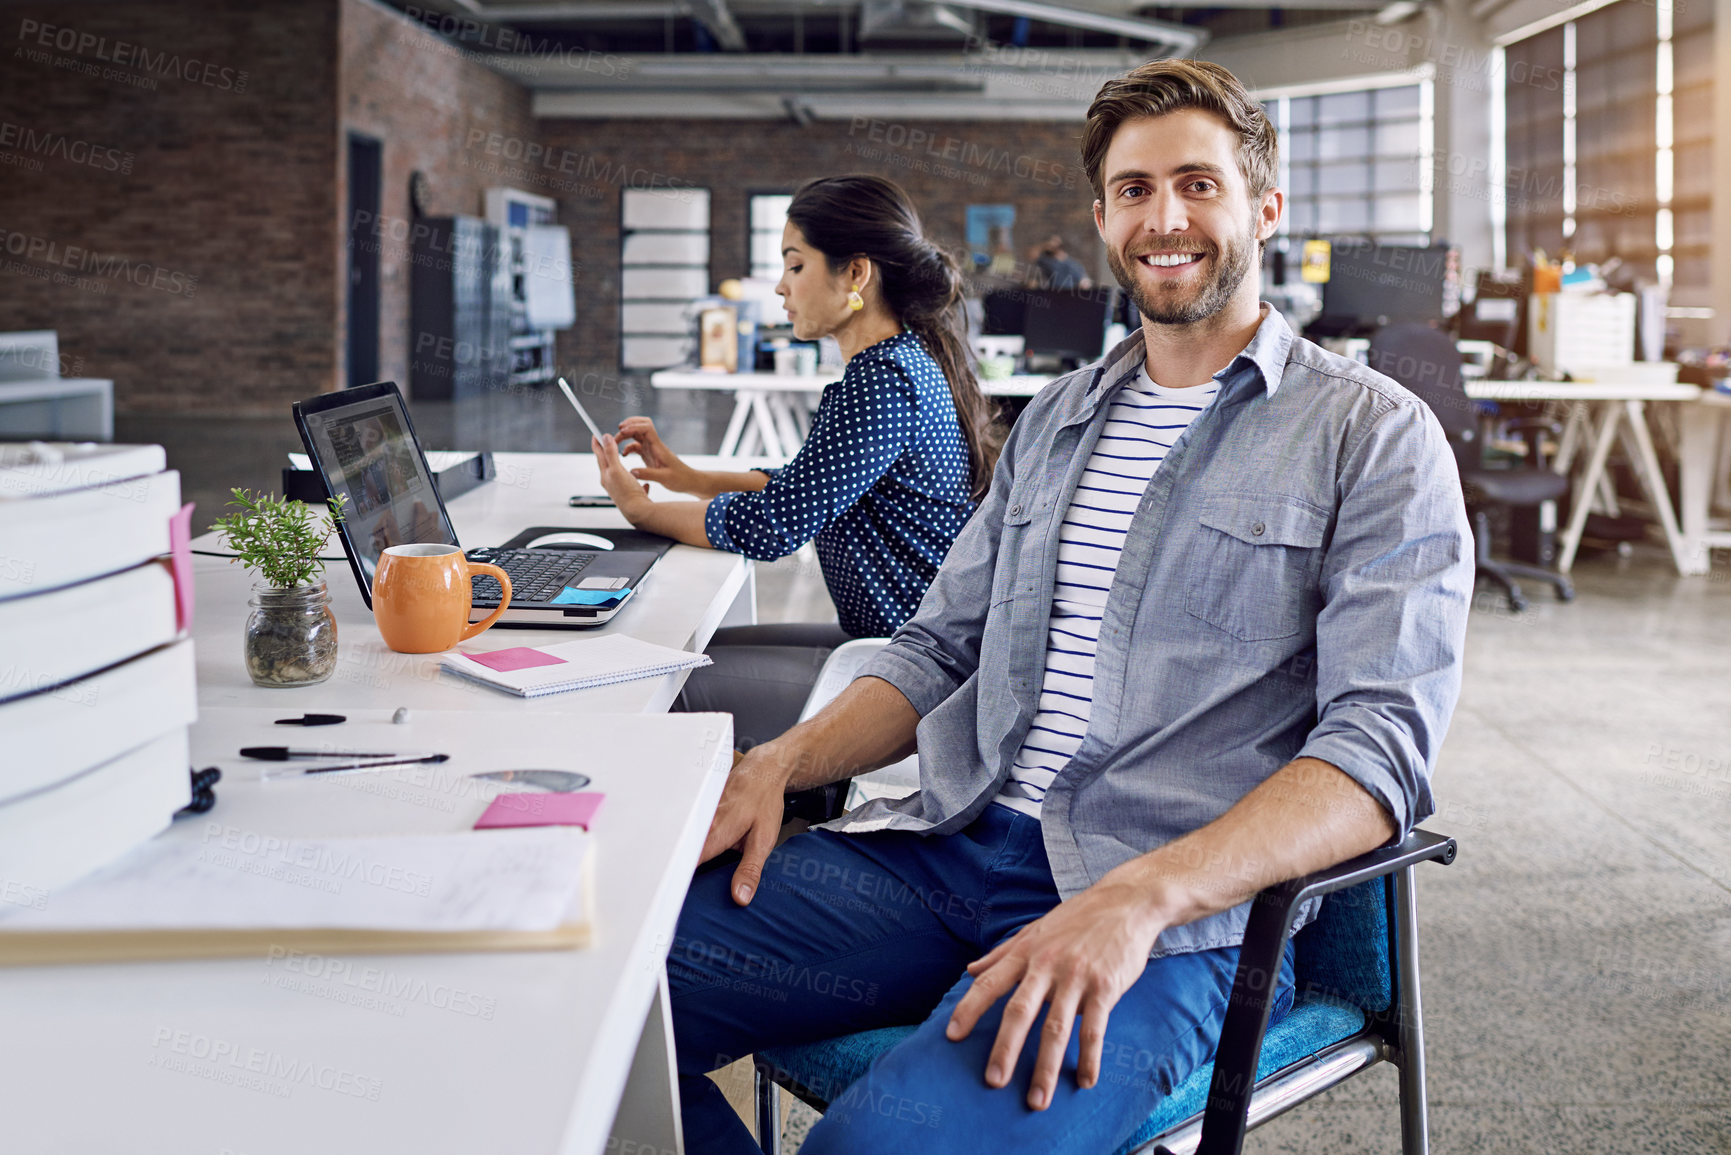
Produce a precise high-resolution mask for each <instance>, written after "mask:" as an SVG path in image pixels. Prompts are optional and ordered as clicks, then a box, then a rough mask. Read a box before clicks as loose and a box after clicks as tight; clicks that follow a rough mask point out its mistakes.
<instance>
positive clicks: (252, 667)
mask: <svg viewBox="0 0 1731 1155" xmlns="http://www.w3.org/2000/svg"><path fill="white" fill-rule="evenodd" d="M247 604H248V605H250V606H251V607H252V614H251V616H249V617H248V618H247V619H246V647H245V652H246V672H247V673H248V674H249V675H250V676H251V677H252V680H253V681H254V682H255V683H257V684H258V685H260V686H311V685H313V684H315V683H317V682H322V681H324V680H325V679H326V678H328V677H330V676H331V674H332V672H333V671H335V670H336V668H337V619H336V616H335V615H334V614H332V613H331V598H330V591H329V590H327V589H326V588H325V583H324V582H315V583H313V584H312V585H304V586H288V587H283V586H272V585H263V584H260V585H255V586H253V587H252V600H251V601H249V602H248V603H247Z"/></svg>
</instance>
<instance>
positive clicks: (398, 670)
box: [193, 453, 755, 714]
mask: <svg viewBox="0 0 1731 1155" xmlns="http://www.w3.org/2000/svg"><path fill="white" fill-rule="evenodd" d="M690 460H691V462H692V464H694V465H697V466H698V467H699V468H713V467H714V465H715V463H713V462H706V461H705V459H703V458H691V459H690ZM493 462H494V464H495V465H496V466H497V467H498V472H499V475H498V477H497V478H495V479H494V480H492V481H490V482H487V483H486V484H484V485H481V486H480V487H478V488H476V489H473V490H470V491H469V492H468V493H465V494H463V495H462V496H461V497H459V498H457V499H456V500H454V501H450V502H447V503H446V505H447V507H448V508H449V510H450V514H451V522H452V525H453V526H454V527H455V528H456V531H457V539H458V540H459V541H461V542H462V543H463V544H464V545H465V546H469V547H473V546H478V545H498V544H499V543H501V542H504V541H507V540H509V539H510V538H512V537H514V536H516V535H517V534H518V533H519V532H521V531H522V530H525V529H528V528H530V527H531V526H539V525H549V526H561V527H567V528H572V529H588V528H598V527H605V528H613V529H623V528H625V527H626V525H627V523H626V521H625V519H624V518H623V517H621V516H620V515H619V513H618V512H617V511H615V510H612V509H573V508H571V507H570V506H569V505H567V504H566V499H568V498H569V497H570V496H571V495H572V494H575V493H599V492H600V491H601V486H600V482H599V481H598V480H597V474H596V468H595V458H594V457H593V456H591V455H590V454H587V453H496V454H494V455H493ZM658 496H662V497H678V496H679V495H677V494H669V493H666V492H661V493H658ZM220 512H221V511H217V510H204V509H201V510H199V511H198V513H197V518H198V520H197V524H199V525H201V526H202V525H209V524H210V523H211V522H212V521H213V520H215V518H216V517H217V516H219V515H220ZM194 548H197V549H209V550H211V551H218V550H220V548H221V547H220V546H219V545H218V544H217V541H216V538H215V536H214V535H208V536H206V537H203V538H200V539H199V540H198V541H196V542H195V543H194ZM332 548H333V549H334V550H336V553H337V556H338V557H339V559H340V556H341V549H340V547H339V546H337V545H336V542H335V540H334V539H333V541H332ZM194 568H195V572H196V573H197V576H198V585H197V588H198V604H197V609H196V620H195V622H194V625H193V632H194V636H195V637H197V639H198V699H199V705H200V706H255V705H264V704H266V703H269V704H270V705H272V706H273V707H274V706H276V705H277V704H278V703H280V702H282V701H283V700H284V699H285V698H286V697H292V698H293V703H292V707H293V708H294V709H297V710H311V711H315V712H334V713H342V712H345V711H346V709H348V708H350V707H353V708H360V707H369V708H377V709H386V710H391V709H395V708H396V707H398V706H414V705H417V704H418V705H419V706H421V707H423V708H426V709H432V710H476V709H481V710H485V709H492V708H496V707H497V706H498V703H499V697H500V695H499V693H498V691H496V690H490V689H488V688H487V687H485V686H480V685H476V684H475V683H472V682H468V681H465V680H464V679H461V678H457V677H454V676H452V675H449V674H441V673H440V672H439V656H438V655H437V654H399V653H396V652H395V651H393V650H391V649H389V648H388V647H386V645H385V643H384V641H383V640H382V639H381V638H380V637H379V631H378V628H377V627H376V626H375V625H374V624H373V615H372V611H371V610H369V609H367V606H366V603H365V602H363V601H362V600H361V594H360V590H359V589H358V588H356V585H355V579H354V575H353V574H352V573H351V572H350V570H349V565H348V563H347V562H346V561H343V560H338V561H334V562H328V563H326V566H325V581H326V584H327V585H328V586H329V587H330V591H331V608H332V610H333V611H334V612H335V614H336V618H337V645H338V654H339V657H338V660H337V671H336V673H335V674H333V675H332V676H331V679H330V680H329V681H328V682H324V683H321V684H320V685H317V686H307V687H303V688H299V689H296V690H294V691H293V692H292V694H289V693H288V692H285V691H283V690H280V689H264V688H261V687H259V686H255V685H253V683H252V681H251V679H249V678H248V677H247V674H246V668H245V666H244V665H243V664H242V662H241V646H242V642H241V636H242V632H243V630H244V628H245V625H246V617H247V604H246V603H247V598H248V597H250V596H251V590H252V583H251V579H250V577H249V575H248V574H247V573H246V571H245V570H244V569H242V568H241V566H240V565H239V564H238V563H230V562H228V561H225V560H222V559H220V558H214V557H197V558H195V559H194ZM753 590H754V585H753V582H752V563H751V562H750V561H749V560H747V559H746V558H744V557H741V556H740V555H739V554H733V553H723V552H721V551H719V550H709V549H695V548H693V547H691V546H684V545H676V546H674V547H673V548H672V549H671V550H669V551H668V552H667V555H666V556H665V557H663V558H662V559H661V560H660V561H659V562H658V563H656V566H655V568H654V569H653V570H651V571H650V573H649V577H648V580H646V581H645V582H644V583H643V585H642V588H641V589H640V590H639V591H638V593H637V594H636V595H635V596H634V597H633V598H632V599H631V602H630V604H629V605H627V606H626V607H625V608H624V609H623V610H621V611H620V612H619V613H618V614H617V615H616V616H615V617H614V618H613V620H612V621H610V622H608V623H607V625H606V626H603V627H601V628H600V629H599V630H596V631H592V632H594V633H626V634H630V635H632V636H633V637H638V638H642V639H643V640H644V641H648V642H655V643H657V644H659V645H664V646H672V647H674V648H675V649H685V650H693V651H701V650H702V649H703V648H704V646H706V645H708V644H709V638H710V635H712V634H713V633H714V632H715V631H716V629H717V628H719V627H720V626H721V625H722V624H723V623H725V624H728V625H736V624H737V625H745V624H750V623H751V622H752V621H754V620H755V618H754V616H753V596H754V595H753ZM730 615H731V616H730ZM585 633H586V632H585V631H571V630H528V629H520V628H516V627H512V628H509V629H505V628H501V627H497V626H495V627H494V628H493V629H491V630H489V631H487V632H486V633H484V634H482V635H481V636H480V637H479V638H478V639H477V644H478V645H480V646H482V647H485V648H501V647H504V646H510V645H525V646H532V645H544V644H546V643H549V642H555V641H567V640H570V639H571V638H579V637H583V636H585ZM684 681H685V675H684V674H676V675H669V676H668V677H665V678H661V679H658V680H656V681H650V682H626V683H624V684H622V685H617V686H604V687H601V688H598V689H594V690H581V691H578V692H576V693H572V694H554V695H551V696H549V697H546V698H534V699H530V700H529V701H527V702H525V703H523V706H524V707H525V708H526V709H527V710H528V711H529V712H532V713H547V714H571V713H586V714H593V713H613V714H638V713H661V712H663V711H665V710H666V709H667V708H668V706H670V705H672V703H673V699H674V698H675V697H676V696H677V695H678V693H679V687H680V686H681V685H683V684H684Z"/></svg>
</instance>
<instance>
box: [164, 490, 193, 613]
mask: <svg viewBox="0 0 1731 1155" xmlns="http://www.w3.org/2000/svg"><path fill="white" fill-rule="evenodd" d="M168 556H169V572H170V573H172V574H173V575H174V628H175V629H176V630H184V629H187V628H188V627H190V626H191V625H192V502H190V501H189V502H187V503H186V504H185V505H183V506H181V507H180V512H179V513H177V514H175V515H174V516H173V517H171V518H169V519H168Z"/></svg>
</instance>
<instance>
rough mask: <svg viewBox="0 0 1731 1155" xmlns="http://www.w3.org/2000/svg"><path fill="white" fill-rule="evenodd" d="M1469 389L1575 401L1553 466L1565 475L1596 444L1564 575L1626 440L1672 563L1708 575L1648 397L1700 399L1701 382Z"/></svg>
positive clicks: (1488, 396)
mask: <svg viewBox="0 0 1731 1155" xmlns="http://www.w3.org/2000/svg"><path fill="white" fill-rule="evenodd" d="M1466 388H1467V395H1468V396H1470V397H1473V398H1475V399H1478V400H1486V401H1564V402H1569V403H1570V405H1569V416H1568V421H1567V423H1566V424H1565V425H1564V427H1563V439H1562V443H1561V445H1560V446H1559V447H1558V452H1557V459H1556V461H1555V462H1554V463H1553V468H1554V469H1555V470H1556V471H1557V472H1558V473H1562V474H1567V473H1568V472H1569V471H1570V469H1571V468H1572V467H1573V465H1574V461H1575V455H1576V453H1577V452H1579V450H1580V449H1581V447H1582V446H1583V445H1585V444H1586V443H1587V442H1588V441H1589V440H1590V441H1591V444H1592V449H1591V451H1590V452H1589V454H1588V457H1587V464H1586V468H1585V469H1584V470H1583V472H1582V474H1581V477H1580V480H1579V482H1578V483H1577V484H1576V486H1575V489H1574V499H1573V502H1572V509H1571V511H1570V514H1569V524H1568V525H1567V526H1566V527H1565V528H1564V530H1563V532H1562V535H1561V540H1560V543H1559V544H1560V545H1561V547H1562V548H1561V549H1560V551H1559V552H1558V554H1557V569H1558V571H1559V572H1561V573H1568V572H1569V570H1570V569H1571V568H1572V567H1573V565H1574V563H1575V552H1576V550H1578V549H1579V548H1580V545H1581V532H1582V530H1583V529H1585V528H1586V524H1587V514H1588V512H1589V511H1590V510H1591V509H1592V505H1593V499H1594V497H1595V496H1596V495H1599V494H1600V493H1601V491H1602V490H1608V489H1609V485H1610V482H1609V478H1608V477H1607V476H1606V474H1605V463H1606V462H1607V461H1608V460H1609V458H1610V455H1611V446H1612V445H1613V444H1615V443H1616V442H1617V441H1618V440H1619V439H1621V440H1622V442H1623V447H1624V451H1625V452H1626V453H1628V454H1629V458H1630V460H1631V462H1632V463H1633V464H1634V467H1635V474H1636V476H1637V477H1639V478H1640V480H1641V486H1642V488H1643V489H1645V490H1646V493H1647V500H1648V502H1649V503H1650V504H1651V505H1652V507H1653V512H1654V514H1655V516H1657V517H1658V519H1659V525H1660V527H1661V528H1662V529H1663V530H1664V531H1665V544H1666V545H1667V546H1668V547H1669V548H1670V550H1671V561H1672V564H1674V565H1675V566H1676V567H1677V572H1678V573H1679V574H1691V573H1704V572H1706V569H1705V566H1704V565H1703V564H1699V563H1697V562H1696V561H1695V560H1694V559H1692V558H1691V557H1690V556H1689V549H1688V547H1687V545H1686V543H1685V542H1684V540H1683V531H1682V529H1681V527H1679V526H1678V524H1677V518H1676V515H1675V514H1674V513H1673V512H1672V508H1671V494H1670V490H1669V489H1668V488H1667V487H1666V485H1665V475H1664V473H1663V471H1661V470H1660V468H1659V456H1658V454H1657V453H1656V452H1654V449H1653V435H1652V432H1651V431H1650V430H1649V429H1648V428H1647V418H1646V405H1647V402H1649V401H1694V400H1695V399H1696V398H1698V397H1699V396H1700V395H1701V390H1700V389H1698V388H1697V387H1695V386H1694V385H1679V384H1669V385H1667V384H1657V383H1652V382H1637V381H1630V382H1616V381H1592V382H1584V383H1572V382H1555V381H1473V382H1469V383H1468V384H1467V387H1466ZM1594 406H1597V407H1598V417H1597V420H1596V423H1595V421H1594V418H1593V415H1592V413H1591V409H1592V407H1594ZM1612 496H1613V497H1614V495H1612ZM1703 560H1704V555H1703Z"/></svg>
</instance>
